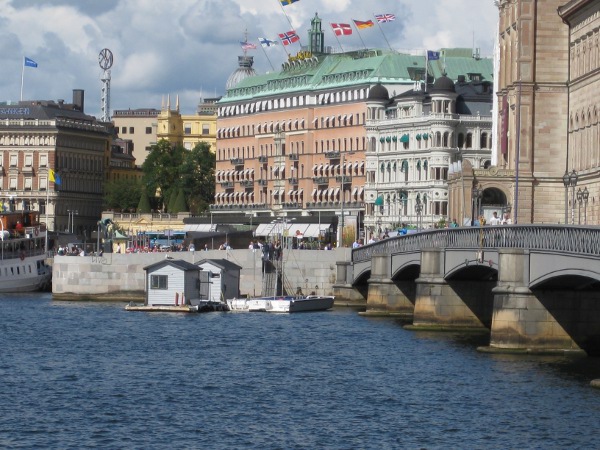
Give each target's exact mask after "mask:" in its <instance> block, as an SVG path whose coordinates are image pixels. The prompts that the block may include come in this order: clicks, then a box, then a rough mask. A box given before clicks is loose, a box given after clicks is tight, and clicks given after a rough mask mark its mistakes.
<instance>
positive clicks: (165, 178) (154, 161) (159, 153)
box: [142, 139, 187, 204]
mask: <svg viewBox="0 0 600 450" xmlns="http://www.w3.org/2000/svg"><path fill="white" fill-rule="evenodd" d="M186 152H187V151H186V150H185V149H184V148H183V147H182V146H180V145H176V146H172V145H171V143H169V142H168V141H166V140H164V139H161V140H160V141H159V142H158V143H156V144H155V145H153V146H152V148H151V150H150V153H149V154H148V156H147V157H146V160H145V161H144V164H142V172H143V173H144V175H143V177H142V181H143V183H144V186H145V187H146V189H147V191H146V192H148V193H149V194H150V195H151V196H152V195H153V193H155V192H157V190H160V194H161V198H160V199H159V200H160V201H161V202H162V203H163V204H165V203H166V201H168V199H169V198H170V196H171V192H172V191H173V189H175V190H177V188H178V186H179V181H180V178H181V177H180V169H181V164H182V162H183V158H184V155H185V153H186Z"/></svg>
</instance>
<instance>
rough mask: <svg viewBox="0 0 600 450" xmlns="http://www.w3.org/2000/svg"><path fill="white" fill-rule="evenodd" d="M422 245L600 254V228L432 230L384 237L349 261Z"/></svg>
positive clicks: (525, 227)
mask: <svg viewBox="0 0 600 450" xmlns="http://www.w3.org/2000/svg"><path fill="white" fill-rule="evenodd" d="M423 248H471V249H488V248H494V249H497V248H518V249H524V250H547V251H554V252H559V253H568V254H579V255H581V254H583V255H594V256H600V228H598V227H581V226H568V225H535V224H533V225H501V226H484V227H458V228H446V229H443V230H431V231H424V232H420V233H414V234H407V235H404V236H397V237H393V238H389V239H384V240H382V241H379V242H375V243H374V244H369V245H365V246H363V247H359V248H356V249H354V250H352V262H354V263H356V262H363V261H368V260H370V259H371V258H372V256H373V254H378V253H380V254H381V253H383V254H396V253H402V252H414V251H419V250H421V249H423Z"/></svg>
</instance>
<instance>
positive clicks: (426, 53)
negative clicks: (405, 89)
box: [425, 49, 429, 92]
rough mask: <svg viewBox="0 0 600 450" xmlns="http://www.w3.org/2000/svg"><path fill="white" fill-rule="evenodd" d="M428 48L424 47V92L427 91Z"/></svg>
mask: <svg viewBox="0 0 600 450" xmlns="http://www.w3.org/2000/svg"><path fill="white" fill-rule="evenodd" d="M428 69H429V50H427V49H425V92H427V82H428V81H429V75H428Z"/></svg>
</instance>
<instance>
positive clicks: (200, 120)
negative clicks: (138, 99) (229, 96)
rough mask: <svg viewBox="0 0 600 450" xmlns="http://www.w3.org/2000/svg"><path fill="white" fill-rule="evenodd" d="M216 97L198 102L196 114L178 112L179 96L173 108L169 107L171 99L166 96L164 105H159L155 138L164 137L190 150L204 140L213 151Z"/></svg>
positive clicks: (215, 129)
mask: <svg viewBox="0 0 600 450" xmlns="http://www.w3.org/2000/svg"><path fill="white" fill-rule="evenodd" d="M218 100H219V99H218V98H209V99H205V100H204V101H203V102H200V104H199V105H198V109H197V111H196V114H191V115H182V114H181V113H180V112H179V97H177V100H176V104H175V109H171V99H170V97H167V103H166V105H165V104H164V102H163V104H162V105H161V111H160V114H158V116H157V122H158V127H157V132H156V140H157V141H160V140H161V139H165V140H167V141H169V142H171V143H173V144H178V145H182V146H183V147H184V148H186V149H188V150H191V149H193V148H194V147H195V146H196V145H197V144H198V143H200V142H206V143H208V144H210V148H211V150H212V151H213V152H215V150H216V147H217V112H216V102H217V101H218Z"/></svg>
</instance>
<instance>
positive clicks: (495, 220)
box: [490, 211, 502, 225]
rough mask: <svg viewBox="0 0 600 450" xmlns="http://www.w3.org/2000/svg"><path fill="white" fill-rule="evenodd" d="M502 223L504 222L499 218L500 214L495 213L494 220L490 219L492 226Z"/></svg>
mask: <svg viewBox="0 0 600 450" xmlns="http://www.w3.org/2000/svg"><path fill="white" fill-rule="evenodd" d="M500 223H502V221H501V220H500V217H498V213H497V212H496V211H494V212H493V214H492V218H491V219H490V225H500Z"/></svg>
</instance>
